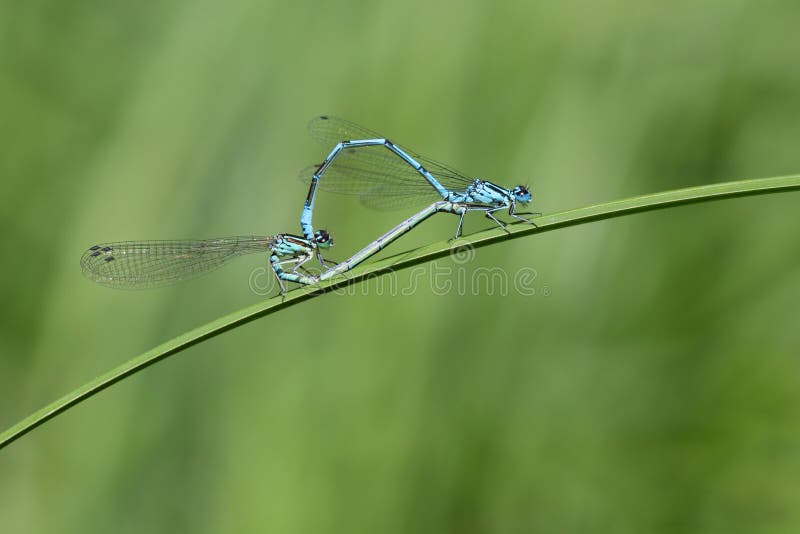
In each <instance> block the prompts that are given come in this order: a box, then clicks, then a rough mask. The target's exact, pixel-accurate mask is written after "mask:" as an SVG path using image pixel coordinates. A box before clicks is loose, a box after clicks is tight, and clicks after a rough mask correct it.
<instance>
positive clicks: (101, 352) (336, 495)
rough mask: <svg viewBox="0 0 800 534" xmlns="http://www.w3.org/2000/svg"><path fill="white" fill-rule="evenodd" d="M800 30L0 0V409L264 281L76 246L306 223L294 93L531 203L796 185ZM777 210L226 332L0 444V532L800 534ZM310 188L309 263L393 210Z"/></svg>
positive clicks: (435, 234)
mask: <svg viewBox="0 0 800 534" xmlns="http://www.w3.org/2000/svg"><path fill="white" fill-rule="evenodd" d="M798 24H800V4H798V3H797V2H792V1H790V0H785V1H768V2H753V1H750V2H747V1H737V0H724V1H723V0H718V1H714V0H705V1H700V2H697V1H691V2H690V1H678V2H671V3H661V4H655V3H653V4H649V5H648V4H646V3H641V2H634V1H631V0H616V1H615V0H601V1H599V2H585V3H581V2H555V1H549V0H548V1H544V2H538V3H533V2H503V1H494V2H470V1H467V2H453V3H431V2H423V1H414V0H412V1H409V2H393V3H389V2H363V1H351V2H346V3H330V4H328V3H323V2H310V1H304V0H299V1H294V2H257V1H248V0H235V1H231V2H226V3H221V2H212V1H207V0H199V1H194V2H189V1H184V0H169V1H164V2H142V3H133V2H101V1H98V0H74V1H70V2H56V1H53V0H42V1H38V0H34V1H26V2H21V1H8V0H5V1H2V2H0V137H1V140H2V149H1V150H2V152H0V203H1V206H2V209H1V210H0V224H1V225H2V241H3V261H2V262H1V263H0V297H2V307H1V308H0V406H1V407H2V408H1V409H0V427H2V428H7V427H8V426H10V425H12V424H13V423H15V422H16V421H18V420H19V419H21V418H22V417H24V416H26V415H28V414H29V413H31V412H32V411H34V410H36V409H38V408H40V407H41V406H43V405H44V404H46V403H49V402H50V401H52V400H54V399H55V398H57V397H58V396H61V395H62V394H64V393H66V392H68V391H70V390H71V389H73V388H74V387H77V386H78V385H80V384H82V383H84V382H86V381H88V380H89V379H90V378H92V377H94V376H96V375H98V374H100V373H102V372H104V371H106V370H108V369H110V368H112V367H114V366H116V365H118V364H120V363H122V362H124V361H126V360H128V359H129V358H131V357H133V356H134V355H136V354H138V353H140V352H142V351H144V350H146V349H148V348H151V347H152V346H154V345H156V344H158V343H160V342H163V341H165V340H167V339H169V338H171V337H173V336H175V335H177V334H180V333H182V332H184V331H186V330H189V329H191V328H193V327H196V326H198V325H200V324H203V323H205V322H207V321H209V320H212V319H214V318H216V317H218V316H220V315H222V314H225V313H228V312H231V311H233V310H236V309H239V308H241V307H244V306H247V305H249V304H252V303H255V302H258V301H259V299H261V298H263V297H261V296H259V295H256V294H254V293H253V292H252V291H251V290H250V288H249V287H248V282H247V281H248V276H249V273H250V272H251V271H252V269H254V268H255V267H258V266H259V265H262V264H263V262H264V259H263V258H258V257H252V258H248V259H242V260H238V261H237V263H236V264H235V265H232V266H231V267H229V268H226V269H224V270H221V271H218V272H216V273H214V274H212V275H210V276H208V277H205V278H203V279H200V280H196V281H192V282H187V283H184V284H182V285H178V286H175V287H170V288H166V289H161V290H153V291H142V292H125V291H114V290H111V289H107V288H104V287H100V286H97V285H94V284H92V283H90V282H88V281H87V280H85V279H84V278H83V277H82V276H81V272H80V268H79V266H78V258H79V257H80V254H81V252H82V251H83V250H84V249H85V248H86V247H87V246H89V245H91V244H93V243H95V242H98V241H116V240H127V239H153V238H180V237H214V236H222V235H234V234H242V233H263V234H271V233H275V232H279V231H291V232H298V231H299V224H298V223H299V215H300V210H301V207H302V201H303V199H304V195H305V186H304V185H303V184H302V183H300V182H299V181H298V180H297V179H296V175H297V172H298V170H299V169H300V168H302V167H304V166H306V165H308V164H310V163H314V162H318V161H319V160H320V159H321V158H322V157H323V156H324V153H325V152H326V151H325V150H323V149H321V147H319V146H317V145H316V144H315V143H314V142H313V141H312V140H310V139H309V138H308V136H307V134H306V132H305V124H306V122H307V121H308V120H309V119H310V118H311V117H313V116H314V115H316V114H319V113H332V114H337V115H341V116H344V117H347V118H350V119H352V120H354V121H356V122H359V123H361V124H364V125H365V126H367V127H370V128H372V129H375V130H378V131H380V132H383V133H385V134H387V135H389V136H391V137H393V138H394V139H396V140H397V141H398V142H400V143H401V144H405V145H407V146H410V147H411V148H414V149H417V150H419V151H422V152H424V153H426V154H429V155H431V156H433V157H436V158H438V159H441V160H443V161H447V162H452V163H453V164H454V165H455V166H456V167H458V168H460V169H464V170H466V171H468V172H470V173H474V174H476V175H480V176H484V177H487V178H490V179H495V180H496V181H498V182H500V183H504V184H507V185H513V184H516V183H520V182H521V183H526V182H527V183H529V184H530V185H531V187H532V189H533V190H534V194H535V198H534V207H535V209H537V210H538V211H542V212H545V213H547V212H551V211H557V210H561V209H568V208H571V207H579V206H582V205H586V204H592V203H598V202H603V201H607V200H612V199H615V198H620V197H628V196H634V195H638V194H644V193H648V192H655V191H660V190H665V189H671V188H677V187H683V186H691V185H700V184H705V183H711V182H720V181H727V180H733V179H740V178H752V177H762V176H775V175H781V174H793V173H797V172H800V153H799V152H798V150H797V146H798V145H797V140H798V139H800V120H798V117H800V98H799V96H800V68H798V66H799V65H800V34H798V30H797V28H798ZM798 201H800V196H798V194H797V193H792V194H785V195H779V196H764V197H755V198H746V199H737V200H731V201H726V202H719V203H712V204H704V205H695V206H689V207H683V208H679V209H674V210H667V211H660V212H654V213H649V214H642V215H636V216H631V217H624V218H622V219H617V220H611V221H606V222H600V223H594V224H589V225H586V226H581V227H575V228H569V229H564V230H559V231H555V232H551V233H547V234H543V235H537V236H533V237H530V238H526V239H520V240H515V241H513V242H509V243H504V244H501V245H499V246H495V247H490V248H486V249H481V250H479V251H477V254H476V256H475V258H474V260H472V261H469V262H467V263H457V262H454V261H452V260H450V259H447V260H441V261H439V262H437V264H436V266H437V268H439V269H444V268H450V269H452V270H453V275H452V276H451V277H450V280H451V281H452V282H454V283H455V282H456V281H457V276H459V275H458V273H459V272H464V273H465V276H466V277H467V278H469V277H470V276H472V274H471V273H474V272H475V269H478V268H487V267H500V268H502V269H503V270H504V271H505V272H506V273H511V274H513V273H516V272H518V271H519V270H520V269H523V268H525V269H532V270H535V272H536V273H537V276H536V278H535V280H534V283H533V288H534V290H535V294H534V295H533V296H526V295H522V294H520V292H518V291H515V290H514V288H513V287H512V288H511V290H510V291H509V292H508V294H507V295H502V294H500V292H498V291H494V292H491V291H487V290H478V291H475V292H473V291H471V290H468V291H466V292H462V293H464V294H459V292H458V291H456V290H455V289H454V290H452V291H449V292H445V294H440V293H441V292H440V291H437V290H435V289H434V288H432V287H430V284H429V283H426V282H425V278H424V277H423V281H422V283H420V284H419V287H418V288H417V289H416V291H415V292H414V294H413V295H412V296H401V295H394V296H393V295H389V294H383V295H381V294H378V287H379V286H378V284H377V282H375V281H373V282H371V283H370V284H367V285H364V286H358V287H357V290H356V291H355V294H352V295H333V294H331V295H326V296H324V297H322V298H318V299H314V300H312V301H310V302H307V303H304V304H302V305H299V306H296V307H293V308H291V309H289V310H286V311H284V312H281V313H278V314H276V315H273V316H270V317H268V318H266V319H263V320H260V321H257V322H255V323H252V324H250V325H248V326H246V327H243V328H240V329H238V330H235V331H233V332H230V333H227V334H225V335H224V336H222V337H219V338H217V339H214V340H212V341H210V342H208V343H205V344H203V345H201V346H198V347H194V348H192V349H190V350H188V351H186V352H185V353H183V354H181V355H180V356H178V357H175V358H172V359H169V360H167V361H166V362H164V363H161V364H159V365H157V366H155V367H152V368H150V369H148V370H147V371H145V372H143V373H141V374H139V375H136V376H135V377H133V378H132V379H129V380H126V381H124V382H123V383H121V384H119V385H117V386H115V387H112V388H111V389H110V390H107V391H105V392H103V393H102V394H100V395H98V396H97V397H94V398H92V399H91V400H89V401H88V402H86V403H84V404H81V405H80V406H78V407H77V408H76V409H73V410H71V411H69V412H68V413H66V414H65V415H63V416H61V417H58V418H56V419H55V420H53V421H51V422H50V423H48V424H46V425H45V426H43V427H41V428H39V429H37V430H35V431H34V432H33V433H31V434H29V435H27V436H25V437H24V438H22V439H21V440H19V441H17V442H15V443H14V444H13V445H11V446H10V447H8V448H7V449H5V450H3V451H0V524H2V527H0V530H2V531H3V532H9V533H11V532H14V533H17V532H81V533H86V532H131V533H133V532H137V533H138V532H175V531H178V532H281V533H295V532H297V533H300V532H302V533H306V532H315V533H316V532H337V533H338V532H387V533H388V532H437V533H439V532H459V533H464V532H515V533H516V532H615V533H620V532H631V533H634V532H636V533H638V532H725V533H728V532H754V531H759V532H797V530H798V528H800V483H798V481H800V425H799V424H798V420H799V419H798V416H800V378H799V377H798V373H800V365H799V364H798V353H799V352H800V351H798V345H799V343H798V342H800V333H798V314H797V306H798V302H800V268H798V265H800V250H799V249H798V246H797V235H798V231H800V220H798V217H797V214H798V210H797V205H798ZM318 206H319V210H318V212H317V213H316V215H315V222H316V223H317V225H318V226H320V227H323V226H326V227H328V228H330V229H331V231H332V232H333V233H334V236H335V238H336V248H334V249H333V250H332V251H331V254H330V256H331V257H332V258H344V257H346V255H347V254H348V253H349V252H352V251H354V250H356V249H357V248H359V247H360V245H363V244H365V243H366V242H368V241H370V240H371V239H373V238H374V237H376V236H377V235H378V234H379V233H381V232H383V231H384V230H386V229H388V228H389V227H391V226H392V225H393V224H394V223H396V222H397V221H399V219H400V218H401V217H403V216H407V215H408V214H410V211H409V210H405V211H400V212H389V213H382V212H371V211H368V210H365V209H362V208H361V207H360V206H359V204H358V203H357V202H355V201H353V200H350V199H345V198H336V197H332V196H327V195H321V196H320V198H319V201H318ZM440 217H441V218H438V219H437V218H434V220H432V221H430V222H428V223H426V224H425V225H423V226H422V227H420V228H419V229H418V230H416V231H415V232H414V233H413V234H412V235H409V236H408V237H407V238H404V239H403V240H402V241H401V242H399V243H398V244H396V245H395V246H394V247H393V248H391V249H390V251H394V252H400V251H402V250H405V249H408V248H411V247H413V246H415V245H418V244H423V243H426V242H431V241H434V240H440V239H444V238H446V237H448V236H449V235H450V233H451V232H452V231H453V228H454V225H455V218H453V217H451V216H447V215H443V216H440ZM466 225H467V226H466V230H467V232H468V233H469V232H473V231H476V230H478V229H482V228H486V227H488V226H490V225H489V223H488V222H487V221H485V220H484V219H482V218H481V217H480V216H477V215H476V216H473V217H471V218H469V219H468V221H467V223H466ZM432 268H433V267H432V266H428V269H432ZM459 269H461V270H462V271H459ZM396 280H397V283H398V284H400V285H403V284H407V283H408V282H409V280H410V274H409V273H407V272H406V273H401V274H398V276H397V279H396ZM475 293H477V294H475Z"/></svg>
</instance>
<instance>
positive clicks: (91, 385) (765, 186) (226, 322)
mask: <svg viewBox="0 0 800 534" xmlns="http://www.w3.org/2000/svg"><path fill="white" fill-rule="evenodd" d="M796 190H800V175H794V176H782V177H777V178H758V179H754V180H743V181H739V182H727V183H721V184H712V185H704V186H700V187H691V188H686V189H677V190H674V191H666V192H663V193H655V194H652V195H644V196H639V197H634V198H629V199H623V200H616V201H613V202H608V203H604V204H597V205H594V206H587V207H584V208H579V209H574V210H568V211H562V212H558V213H552V214H548V215H543V216H541V217H538V218H537V219H535V222H536V225H537V227H533V226H531V225H528V224H525V223H520V224H514V225H511V226H509V228H508V232H505V231H503V230H500V229H497V228H495V229H491V230H486V231H483V232H478V233H475V234H472V235H469V236H466V237H465V238H463V239H459V241H458V245H459V246H469V247H473V248H479V247H483V246H487V245H491V244H494V243H499V242H501V241H507V240H509V239H516V238H519V237H523V236H528V235H531V234H537V233H542V232H548V231H550V230H555V229H557V228H564V227H567V226H575V225H579V224H585V223H588V222H592V221H599V220H603V219H610V218H614V217H621V216H623V215H628V214H633V213H638V212H644V211H651V210H657V209H663V208H669V207H674V206H680V205H684V204H692V203H697V202H708V201H712V200H721V199H726V198H733V197H741V196H749V195H760V194H767V193H780V192H786V191H796ZM452 246H453V244H452V243H451V242H449V241H439V242H437V243H433V244H431V245H426V246H424V247H421V248H418V249H415V250H411V251H408V252H404V253H401V254H397V255H394V256H391V257H388V258H385V259H382V260H380V261H376V262H374V263H370V264H367V265H362V266H359V267H357V268H356V269H354V270H353V271H351V272H350V273H347V274H346V275H344V276H342V277H340V278H338V279H334V280H329V281H326V282H323V283H321V284H319V285H317V286H313V287H303V288H300V289H297V290H295V291H292V292H290V293H288V294H287V295H286V298H284V299H281V297H280V296H277V297H273V298H271V299H268V300H266V301H263V302H260V303H258V304H254V305H252V306H248V307H247V308H244V309H241V310H238V311H236V312H233V313H231V314H229V315H226V316H224V317H220V318H219V319H216V320H214V321H211V322H209V323H207V324H205V325H203V326H200V327H198V328H195V329H194V330H191V331H189V332H186V333H185V334H182V335H180V336H178V337H176V338H174V339H171V340H170V341H167V342H166V343H162V344H161V345H159V346H157V347H155V348H153V349H151V350H149V351H147V352H145V353H143V354H140V355H139V356H136V357H135V358H133V359H131V360H129V361H127V362H125V363H123V364H122V365H120V366H118V367H116V368H115V369H112V370H110V371H108V372H107V373H105V374H103V375H100V376H98V377H96V378H95V379H93V380H92V381H90V382H88V383H86V384H84V385H83V386H81V387H79V388H77V389H76V390H74V391H72V392H71V393H69V394H67V395H65V396H63V397H61V398H60V399H58V400H56V401H54V402H52V403H51V404H49V405H47V406H45V407H44V408H42V409H41V410H38V411H37V412H35V413H33V414H31V415H30V416H28V417H26V418H25V419H23V420H22V421H20V422H19V423H17V424H15V425H14V426H12V427H11V428H9V429H8V430H6V431H5V432H3V433H2V434H0V449H2V448H3V447H5V446H6V445H8V444H10V443H11V442H13V441H14V440H16V439H17V438H19V437H21V436H23V435H25V434H26V433H28V432H30V431H31V430H33V429H34V428H36V427H37V426H39V425H41V424H43V423H45V422H46V421H48V420H50V419H52V418H53V417H55V416H57V415H58V414H60V413H62V412H64V411H66V410H68V409H69V408H71V407H72V406H75V405H76V404H78V403H80V402H82V401H84V400H86V399H88V398H89V397H91V396H93V395H95V394H97V393H99V392H100V391H102V390H104V389H105V388H107V387H109V386H111V385H112V384H115V383H117V382H119V381H120V380H123V379H124V378H126V377H129V376H131V375H133V374H135V373H137V372H139V371H141V370H142V369H144V368H146V367H149V366H150V365H153V364H154V363H156V362H159V361H161V360H163V359H165V358H167V357H169V356H172V355H174V354H178V353H180V352H181V351H183V350H184V349H187V348H189V347H191V346H193V345H196V344H198V343H201V342H203V341H205V340H208V339H211V338H213V337H216V336H218V335H220V334H222V333H223V332H227V331H228V330H232V329H234V328H236V327H238V326H241V325H243V324H246V323H249V322H250V321H254V320H256V319H259V318H261V317H264V316H266V315H269V314H271V313H274V312H277V311H279V310H281V309H283V308H288V307H290V306H294V305H296V304H299V303H301V302H303V301H305V300H308V299H310V298H313V297H315V296H318V295H322V294H324V293H327V292H329V291H332V290H333V289H338V288H341V287H345V286H348V285H352V284H355V283H358V282H361V281H364V280H366V279H369V278H374V277H376V276H379V275H381V274H386V273H389V272H395V271H398V270H401V269H406V268H409V267H412V266H414V265H418V264H420V263H425V262H430V261H433V260H435V259H438V258H442V257H445V256H447V255H448V254H450V252H451V249H452Z"/></svg>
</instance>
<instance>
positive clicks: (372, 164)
mask: <svg viewBox="0 0 800 534" xmlns="http://www.w3.org/2000/svg"><path fill="white" fill-rule="evenodd" d="M308 129H309V133H310V134H311V137H313V138H314V139H315V140H316V141H318V142H319V143H321V144H322V145H323V146H325V147H327V148H328V149H333V147H334V146H335V145H336V144H337V143H339V142H341V141H353V140H361V139H383V138H385V136H383V135H381V134H379V133H377V132H374V131H372V130H369V129H367V128H364V127H363V126H359V125H357V124H355V123H353V122H350V121H347V120H345V119H340V118H338V117H331V116H327V115H323V116H320V117H316V118H314V119H313V120H312V121H311V122H310V123H309V125H308ZM398 146H401V147H402V149H403V150H404V151H405V152H407V153H408V154H409V155H410V156H411V157H413V158H414V159H416V160H417V161H418V162H419V163H421V164H422V166H423V167H425V168H426V169H427V170H428V171H429V172H431V174H433V175H434V177H435V178H436V179H437V180H439V182H440V183H441V184H442V185H443V186H444V187H445V188H446V189H449V190H451V191H457V192H458V191H463V190H464V189H465V188H466V187H467V186H468V185H469V184H471V183H472V181H473V179H472V178H469V177H467V176H465V175H464V174H462V173H460V172H459V171H457V170H455V169H453V168H452V167H450V166H449V165H445V164H443V163H440V162H438V161H436V160H433V159H431V158H429V157H427V156H423V155H422V154H419V153H417V152H415V151H413V150H410V149H407V148H406V147H404V146H402V145H398ZM317 167H319V165H317V166H315V167H308V168H306V169H303V171H302V172H301V179H303V180H304V181H306V182H308V181H310V179H311V177H312V176H313V175H314V172H315V171H316V168H317ZM319 188H320V189H322V190H323V191H329V192H333V193H342V194H351V195H358V196H359V197H361V200H362V202H363V203H364V204H366V205H368V206H370V207H372V208H377V209H387V208H400V207H405V206H408V205H413V204H419V203H423V202H431V201H433V200H436V199H437V198H439V195H438V194H437V193H436V191H435V190H434V189H433V187H431V185H430V184H429V183H428V182H427V181H426V180H425V179H424V178H423V177H422V176H420V174H419V173H418V172H417V171H416V170H414V169H413V168H412V167H411V166H410V165H408V163H406V162H405V161H403V160H402V159H401V158H400V157H398V156H397V155H396V154H395V153H393V152H392V151H390V150H389V149H388V148H386V147H385V146H380V145H379V146H368V147H358V148H351V149H347V150H343V151H342V152H341V153H340V154H339V155H338V156H337V158H336V159H335V160H334V161H333V163H332V164H331V165H330V166H329V167H328V169H327V170H326V171H325V174H324V175H323V178H322V179H321V180H320V185H319Z"/></svg>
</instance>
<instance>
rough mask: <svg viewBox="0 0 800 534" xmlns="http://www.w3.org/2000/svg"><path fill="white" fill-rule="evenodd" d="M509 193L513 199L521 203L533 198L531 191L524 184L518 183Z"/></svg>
mask: <svg viewBox="0 0 800 534" xmlns="http://www.w3.org/2000/svg"><path fill="white" fill-rule="evenodd" d="M511 193H512V194H513V195H514V199H515V200H516V201H517V202H519V203H521V204H527V203H528V202H530V201H531V199H532V198H533V196H532V195H531V192H530V191H528V188H527V187H525V186H524V185H518V186H517V187H515V188H514V189H512V190H511Z"/></svg>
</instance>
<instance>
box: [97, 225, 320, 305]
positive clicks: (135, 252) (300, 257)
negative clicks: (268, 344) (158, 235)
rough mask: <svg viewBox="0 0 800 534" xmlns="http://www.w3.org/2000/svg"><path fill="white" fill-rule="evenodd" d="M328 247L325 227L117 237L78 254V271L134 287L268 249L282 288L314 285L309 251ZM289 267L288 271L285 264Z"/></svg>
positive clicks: (100, 280)
mask: <svg viewBox="0 0 800 534" xmlns="http://www.w3.org/2000/svg"><path fill="white" fill-rule="evenodd" d="M331 246H333V239H332V238H331V236H330V234H329V233H328V232H327V231H325V230H318V231H316V232H314V234H313V235H312V238H311V239H306V238H304V237H300V236H296V235H291V234H277V235H274V236H235V237H222V238H218V239H202V240H178V241H121V242H117V243H104V244H100V245H94V246H93V247H90V248H89V249H88V250H86V252H84V253H83V256H81V267H82V269H83V274H84V275H85V276H86V277H87V278H89V279H90V280H92V281H94V282H97V283H98V284H102V285H105V286H108V287H114V288H120V289H138V288H149V287H158V286H164V285H168V284H172V283H175V282H179V281H182V280H187V279H190V278H194V277H197V276H200V275H202V274H205V273H207V272H209V271H212V270H214V269H216V268H218V267H221V266H222V265H223V264H225V263H227V262H229V261H230V260H232V259H234V258H237V257H239V256H244V255H246V254H257V253H269V262H270V265H271V267H272V271H273V273H274V274H275V278H276V279H277V280H278V284H279V285H280V287H281V293H285V292H286V286H285V284H284V281H287V282H295V283H298V284H314V283H316V282H317V278H316V277H314V276H311V275H309V274H306V273H301V272H300V270H304V269H303V267H302V266H303V264H304V263H306V262H307V261H308V260H309V259H311V258H312V257H313V256H314V252H315V251H317V250H319V249H325V248H329V247H331ZM288 267H291V269H289V270H288V271H287V270H286V268H288Z"/></svg>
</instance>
